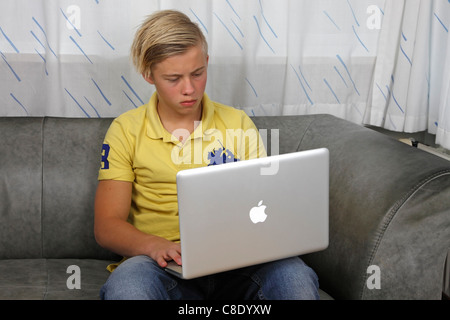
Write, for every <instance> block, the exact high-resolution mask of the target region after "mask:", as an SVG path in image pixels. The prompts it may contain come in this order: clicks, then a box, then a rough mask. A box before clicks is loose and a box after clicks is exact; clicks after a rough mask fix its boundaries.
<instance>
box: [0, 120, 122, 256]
mask: <svg viewBox="0 0 450 320" xmlns="http://www.w3.org/2000/svg"><path fill="white" fill-rule="evenodd" d="M111 121H112V119H82V118H80V119H64V118H0V135H1V136H2V137H3V139H2V140H1V142H0V150H1V151H0V258H3V259H5V258H9V259H13V258H72V257H75V258H101V259H115V258H117V256H116V255H114V254H112V253H110V252H109V251H106V250H104V249H103V248H101V247H100V246H98V245H97V243H96V241H95V239H94V235H93V221H94V220H93V219H94V197H95V189H96V185H97V172H98V169H99V166H100V162H99V161H100V154H101V146H102V141H103V138H104V135H105V133H106V131H107V129H108V127H109V124H110V123H111Z"/></svg>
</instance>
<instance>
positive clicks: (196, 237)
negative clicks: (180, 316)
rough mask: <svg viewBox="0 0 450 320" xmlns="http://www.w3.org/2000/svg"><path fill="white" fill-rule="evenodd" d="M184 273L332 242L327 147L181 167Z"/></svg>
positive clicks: (178, 271)
mask: <svg viewBox="0 0 450 320" xmlns="http://www.w3.org/2000/svg"><path fill="white" fill-rule="evenodd" d="M177 189H178V206H179V221H180V238H181V239H180V241H181V258H182V267H181V266H178V265H177V264H176V263H175V262H173V261H172V262H171V263H169V265H168V267H167V268H166V270H167V271H168V272H170V273H172V274H175V275H177V276H179V277H181V278H183V279H192V278H197V277H201V276H205V275H209V274H214V273H219V272H223V271H228V270H232V269H238V268H242V267H247V266H251V265H256V264H260V263H265V262H269V261H274V260H278V259H283V258H287V257H292V256H297V255H302V254H306V253H311V252H315V251H320V250H323V249H325V248H327V247H328V203H329V198H328V197H329V196H328V194H329V152H328V149H324V148H323V149H316V150H308V151H302V152H296V153H290V154H283V155H276V156H270V157H266V158H260V159H253V160H247V161H239V162H233V163H226V164H222V165H217V166H209V167H202V168H196V169H189V170H183V171H180V172H179V173H178V175H177Z"/></svg>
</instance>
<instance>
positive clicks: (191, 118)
mask: <svg viewBox="0 0 450 320" xmlns="http://www.w3.org/2000/svg"><path fill="white" fill-rule="evenodd" d="M157 111H158V115H159V119H160V121H161V124H162V125H163V127H164V129H166V130H167V131H168V132H169V133H171V134H173V133H174V131H176V130H179V131H178V132H183V131H184V132H186V134H184V135H181V136H177V137H176V138H177V139H178V140H179V141H180V142H183V141H185V140H186V139H187V138H188V137H189V135H191V134H192V133H193V132H194V130H195V128H196V127H197V125H198V123H199V121H201V120H202V113H203V104H201V105H200V108H198V112H196V113H195V114H192V115H177V114H173V115H168V114H165V113H164V112H161V109H160V108H159V104H158V107H157ZM188 132H189V135H187V133H188ZM177 135H178V134H177Z"/></svg>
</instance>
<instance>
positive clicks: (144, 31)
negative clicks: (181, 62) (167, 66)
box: [131, 10, 208, 76]
mask: <svg viewBox="0 0 450 320" xmlns="http://www.w3.org/2000/svg"><path fill="white" fill-rule="evenodd" d="M199 44H200V45H202V47H203V50H204V52H205V55H207V54H208V44H207V42H206V39H205V36H204V35H203V33H202V31H201V30H200V28H199V27H198V25H197V24H195V23H193V22H192V21H191V20H190V19H189V17H188V16H187V15H185V14H184V13H181V12H179V11H174V10H163V11H158V12H155V13H153V14H152V15H150V16H149V17H148V18H147V19H146V20H145V21H144V23H143V24H142V25H141V27H140V28H139V29H138V31H137V32H136V35H135V38H134V41H133V44H132V46H131V58H132V60H133V63H134V66H135V67H136V69H137V71H138V72H139V73H141V74H143V75H144V76H150V74H151V71H152V67H153V65H154V64H155V63H158V62H161V61H163V60H164V59H166V58H168V57H170V56H173V55H176V54H182V53H185V52H186V51H187V50H188V49H189V48H190V47H193V46H196V45H199Z"/></svg>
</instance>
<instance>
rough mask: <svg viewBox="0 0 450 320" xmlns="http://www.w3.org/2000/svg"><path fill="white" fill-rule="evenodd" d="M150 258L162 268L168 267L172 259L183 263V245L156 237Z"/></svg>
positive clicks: (179, 263)
mask: <svg viewBox="0 0 450 320" xmlns="http://www.w3.org/2000/svg"><path fill="white" fill-rule="evenodd" d="M150 258H152V259H153V260H155V261H156V262H157V263H158V265H159V266H160V267H162V268H165V267H167V262H168V261H171V260H173V261H175V262H176V263H177V264H178V265H181V245H180V244H179V243H175V242H172V241H168V240H166V239H163V238H155V239H153V240H152V250H151V253H150Z"/></svg>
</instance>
